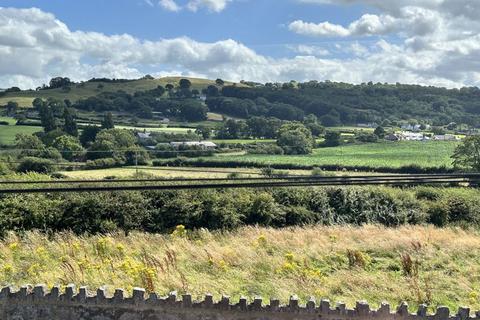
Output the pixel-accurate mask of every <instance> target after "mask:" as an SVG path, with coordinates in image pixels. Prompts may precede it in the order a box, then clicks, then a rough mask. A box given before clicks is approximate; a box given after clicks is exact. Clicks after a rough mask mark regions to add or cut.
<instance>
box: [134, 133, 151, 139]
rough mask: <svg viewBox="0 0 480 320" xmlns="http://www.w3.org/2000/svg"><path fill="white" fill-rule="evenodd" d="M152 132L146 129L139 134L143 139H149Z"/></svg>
mask: <svg viewBox="0 0 480 320" xmlns="http://www.w3.org/2000/svg"><path fill="white" fill-rule="evenodd" d="M151 135H152V133H151V132H148V131H145V132H137V136H138V137H139V138H140V139H143V140H147V139H150V137H151Z"/></svg>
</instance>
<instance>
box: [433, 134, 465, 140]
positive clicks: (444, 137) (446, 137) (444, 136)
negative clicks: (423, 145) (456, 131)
mask: <svg viewBox="0 0 480 320" xmlns="http://www.w3.org/2000/svg"><path fill="white" fill-rule="evenodd" d="M433 139H434V140H437V141H458V140H459V139H458V138H457V137H456V136H455V135H453V134H441V135H437V136H435V137H433Z"/></svg>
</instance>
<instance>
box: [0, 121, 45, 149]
mask: <svg viewBox="0 0 480 320" xmlns="http://www.w3.org/2000/svg"><path fill="white" fill-rule="evenodd" d="M39 131H42V128H41V127H33V126H15V125H10V126H0V145H11V144H13V142H14V140H15V136H16V135H17V134H19V133H24V134H34V133H35V132H39Z"/></svg>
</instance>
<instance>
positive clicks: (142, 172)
mask: <svg viewBox="0 0 480 320" xmlns="http://www.w3.org/2000/svg"><path fill="white" fill-rule="evenodd" d="M292 171H293V170H292ZM295 171H296V174H300V175H303V174H309V171H306V170H295ZM136 172H137V169H136V168H135V167H123V168H111V169H98V170H79V171H63V172H61V173H62V174H64V175H65V176H66V177H68V178H72V179H104V178H106V177H117V178H132V177H140V178H141V177H142V176H145V177H156V178H192V179H193V178H195V179H198V178H226V177H227V176H228V175H229V174H232V173H235V174H240V175H241V176H243V177H249V176H253V177H257V176H259V175H260V174H261V171H260V170H258V169H241V168H172V167H143V166H142V167H138V174H137V173H136Z"/></svg>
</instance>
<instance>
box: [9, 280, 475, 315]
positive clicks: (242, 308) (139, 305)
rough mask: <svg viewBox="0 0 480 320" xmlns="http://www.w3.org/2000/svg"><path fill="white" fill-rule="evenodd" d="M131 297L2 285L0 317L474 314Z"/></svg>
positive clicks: (314, 303)
mask: <svg viewBox="0 0 480 320" xmlns="http://www.w3.org/2000/svg"><path fill="white" fill-rule="evenodd" d="M132 293H133V294H132V296H131V297H128V298H126V297H125V292H124V290H122V289H117V290H116V291H115V293H114V295H113V297H107V294H106V291H105V290H104V289H102V288H100V289H98V290H97V291H96V294H95V295H89V293H88V290H87V288H86V287H81V288H80V290H79V292H78V293H77V292H76V289H75V286H74V285H68V286H67V287H66V289H65V292H64V293H62V292H61V291H60V288H59V287H54V288H53V289H52V290H51V291H50V292H47V289H46V286H45V285H37V286H35V287H34V288H32V286H23V287H22V288H21V289H20V290H19V291H14V290H13V289H12V288H10V287H6V288H3V289H2V290H1V293H0V316H2V319H31V320H47V319H48V320H56V319H70V320H81V319H104V320H114V319H115V320H116V319H119V320H133V319H135V320H136V319H138V320H140V319H151V320H156V319H169V320H198V319H200V320H207V319H217V320H236V319H238V320H240V319H242V320H260V319H262V320H276V319H280V320H307V319H308V320H311V319H319V318H321V319H325V320H347V319H348V320H353V319H355V320H368V319H385V320H398V319H409V320H417V319H418V320H420V319H435V320H448V319H455V320H467V319H470V318H471V317H470V309H469V308H459V310H458V312H457V313H456V314H455V315H453V316H450V309H449V308H447V307H438V308H437V310H436V313H435V315H428V313H427V306H426V305H420V306H419V308H418V311H417V313H416V314H410V312H409V310H408V305H407V304H406V303H402V304H400V305H399V306H398V308H397V309H396V311H395V312H393V313H392V311H391V307H390V305H389V304H388V303H382V304H381V306H380V308H379V309H377V310H372V309H371V308H370V306H369V304H368V303H367V302H357V303H356V306H355V308H353V309H348V308H347V307H346V305H345V304H344V303H338V304H337V305H336V307H334V308H332V307H331V305H330V301H329V300H321V301H320V303H319V304H318V305H317V301H316V300H315V299H314V298H311V299H310V300H309V301H308V302H307V303H306V305H300V302H299V299H298V298H297V297H296V296H292V297H291V298H290V300H289V302H288V304H287V305H281V302H280V300H278V299H270V302H269V304H268V305H266V304H264V302H263V300H262V298H260V297H256V298H255V299H253V301H251V302H249V300H248V299H247V298H244V297H242V298H240V300H239V302H238V303H232V302H231V301H230V298H229V297H227V296H223V297H222V299H221V300H220V301H218V302H215V301H214V299H213V296H212V295H206V296H205V297H204V298H203V300H202V301H198V302H197V301H193V299H192V296H191V295H190V294H184V295H182V300H178V299H177V294H176V292H172V293H170V294H169V295H168V296H167V297H164V298H159V297H158V295H157V294H155V293H151V294H149V295H148V298H146V297H147V294H146V291H145V289H141V288H134V289H133V292H132Z"/></svg>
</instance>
